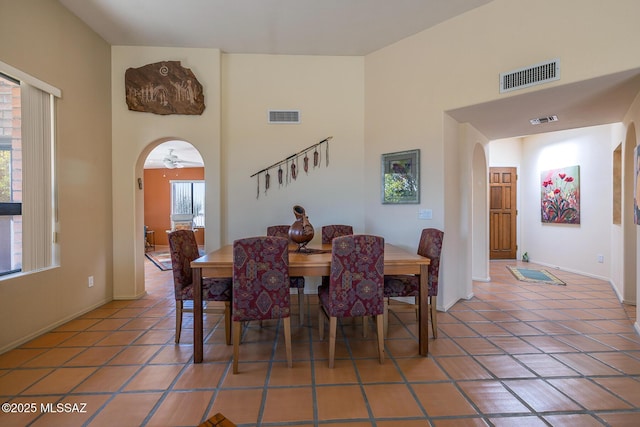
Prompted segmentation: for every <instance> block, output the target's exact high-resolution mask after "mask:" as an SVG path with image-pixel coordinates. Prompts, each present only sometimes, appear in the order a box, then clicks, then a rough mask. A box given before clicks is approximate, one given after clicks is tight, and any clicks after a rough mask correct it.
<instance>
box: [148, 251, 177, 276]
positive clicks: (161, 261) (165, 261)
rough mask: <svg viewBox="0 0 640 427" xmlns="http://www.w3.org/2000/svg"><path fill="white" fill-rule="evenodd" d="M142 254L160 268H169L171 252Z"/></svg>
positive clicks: (165, 269) (163, 269)
mask: <svg viewBox="0 0 640 427" xmlns="http://www.w3.org/2000/svg"><path fill="white" fill-rule="evenodd" d="M144 256H146V257H147V259H149V261H151V262H152V263H154V264H155V265H156V267H158V268H159V269H160V270H162V271H167V270H171V254H170V253H169V252H147V253H146V254H144Z"/></svg>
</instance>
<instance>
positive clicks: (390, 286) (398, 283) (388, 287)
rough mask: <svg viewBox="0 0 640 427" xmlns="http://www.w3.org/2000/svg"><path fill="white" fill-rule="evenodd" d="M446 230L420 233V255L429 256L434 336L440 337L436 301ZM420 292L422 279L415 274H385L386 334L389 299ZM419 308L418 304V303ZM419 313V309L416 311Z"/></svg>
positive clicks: (431, 316) (430, 304)
mask: <svg viewBox="0 0 640 427" xmlns="http://www.w3.org/2000/svg"><path fill="white" fill-rule="evenodd" d="M443 239H444V232H443V231H441V230H438V229H436V228H425V229H424V230H422V234H421V235H420V243H419V244H418V255H420V256H423V257H426V258H429V260H430V262H429V273H428V276H427V279H428V285H429V292H428V294H427V301H428V307H427V310H428V311H429V317H430V320H431V329H432V331H433V337H434V338H438V317H437V313H436V301H435V298H436V297H437V296H438V275H439V274H440V255H441V253H442V241H443ZM419 294H420V279H419V276H414V275H387V276H384V297H385V313H384V314H385V322H384V323H385V335H386V333H387V329H388V322H389V313H388V301H389V298H393V297H416V298H417V297H418V296H419ZM416 310H417V305H416ZM416 313H417V311H416Z"/></svg>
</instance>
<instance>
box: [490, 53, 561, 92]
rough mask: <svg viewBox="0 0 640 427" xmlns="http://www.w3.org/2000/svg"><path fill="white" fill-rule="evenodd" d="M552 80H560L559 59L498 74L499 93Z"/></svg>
mask: <svg viewBox="0 0 640 427" xmlns="http://www.w3.org/2000/svg"><path fill="white" fill-rule="evenodd" d="M554 80H560V60H559V59H554V60H551V61H548V62H544V63H542V64H536V65H532V66H530V67H526V68H520V69H518V70H513V71H509V72H508V73H502V74H500V93H504V92H510V91H512V90H517V89H523V88H525V87H529V86H535V85H539V84H542V83H547V82H551V81H554Z"/></svg>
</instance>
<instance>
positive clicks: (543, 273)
mask: <svg viewBox="0 0 640 427" xmlns="http://www.w3.org/2000/svg"><path fill="white" fill-rule="evenodd" d="M507 268H508V269H509V271H511V273H513V275H514V276H516V278H517V279H518V280H520V281H523V282H536V283H548V284H550V285H566V283H564V282H563V281H562V280H560V279H558V278H557V277H556V276H554V275H553V274H551V273H549V272H548V271H547V270H529V269H526V268H518V267H513V266H511V265H508V266H507Z"/></svg>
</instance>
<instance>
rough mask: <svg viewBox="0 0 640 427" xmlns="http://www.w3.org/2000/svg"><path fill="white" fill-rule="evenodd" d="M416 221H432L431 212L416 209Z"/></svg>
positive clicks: (429, 210)
mask: <svg viewBox="0 0 640 427" xmlns="http://www.w3.org/2000/svg"><path fill="white" fill-rule="evenodd" d="M418 219H433V210H431V209H418Z"/></svg>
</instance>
